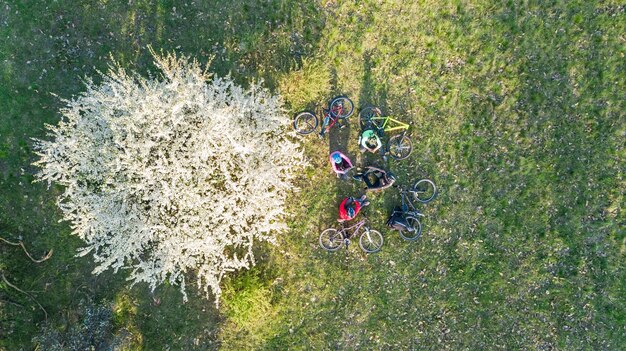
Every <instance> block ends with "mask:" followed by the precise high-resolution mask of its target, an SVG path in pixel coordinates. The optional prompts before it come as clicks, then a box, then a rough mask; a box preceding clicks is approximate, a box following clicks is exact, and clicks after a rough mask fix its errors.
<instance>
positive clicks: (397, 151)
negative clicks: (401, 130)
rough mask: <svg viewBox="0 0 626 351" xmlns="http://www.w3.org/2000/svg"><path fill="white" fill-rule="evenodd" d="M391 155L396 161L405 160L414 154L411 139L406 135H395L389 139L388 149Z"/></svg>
mask: <svg viewBox="0 0 626 351" xmlns="http://www.w3.org/2000/svg"><path fill="white" fill-rule="evenodd" d="M387 151H389V155H391V157H393V158H394V159H396V160H404V159H405V158H407V157H409V155H411V152H413V143H412V142H411V138H409V137H408V136H406V135H404V134H400V135H394V136H392V137H391V139H389V144H388V147H387Z"/></svg>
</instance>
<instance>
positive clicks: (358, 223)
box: [341, 220, 365, 239]
mask: <svg viewBox="0 0 626 351" xmlns="http://www.w3.org/2000/svg"><path fill="white" fill-rule="evenodd" d="M364 225H365V220H362V221H360V222H357V223H355V224H353V225H352V226H350V227H348V228H343V223H342V228H341V232H342V233H344V238H346V239H349V238H352V237H353V236H354V234H356V233H358V232H359V230H360V229H361V227H363V226H364ZM355 227H356V229H354V230H353V231H352V232H350V234H348V235H346V233H348V232H349V231H350V230H352V228H355Z"/></svg>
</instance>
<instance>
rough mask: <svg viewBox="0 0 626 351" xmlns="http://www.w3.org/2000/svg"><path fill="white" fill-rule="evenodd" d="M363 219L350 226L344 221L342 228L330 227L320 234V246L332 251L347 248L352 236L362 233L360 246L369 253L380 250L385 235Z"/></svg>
mask: <svg viewBox="0 0 626 351" xmlns="http://www.w3.org/2000/svg"><path fill="white" fill-rule="evenodd" d="M365 222H366V221H365V220H362V221H360V222H358V223H356V224H354V225H352V226H350V227H348V228H346V227H345V226H344V224H343V223H341V224H340V228H339V229H338V230H337V229H334V228H328V229H326V230H324V231H323V232H322V233H321V234H320V246H321V247H322V248H323V249H324V250H326V251H330V252H334V251H337V250H339V249H340V248H341V247H342V246H345V247H346V248H347V247H348V245H350V238H352V237H353V236H355V235H357V234H358V233H361V235H360V237H359V246H360V247H361V249H362V250H363V251H365V252H367V253H374V252H378V251H380V248H381V247H382V246H383V236H382V234H380V232H379V231H377V230H374V229H370V228H369V227H368V226H366V225H365Z"/></svg>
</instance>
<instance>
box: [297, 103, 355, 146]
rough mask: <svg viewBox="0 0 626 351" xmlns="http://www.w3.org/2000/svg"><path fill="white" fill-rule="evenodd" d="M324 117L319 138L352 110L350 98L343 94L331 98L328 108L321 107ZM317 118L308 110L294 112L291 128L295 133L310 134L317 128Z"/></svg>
mask: <svg viewBox="0 0 626 351" xmlns="http://www.w3.org/2000/svg"><path fill="white" fill-rule="evenodd" d="M322 111H323V114H324V119H323V121H322V130H321V131H320V134H319V136H320V138H323V137H324V134H326V133H327V132H328V131H329V130H330V128H332V126H334V125H335V124H336V123H337V122H338V121H339V120H345V119H346V118H348V117H350V116H351V115H352V112H354V104H353V103H352V100H350V99H349V98H347V97H345V96H338V97H335V98H333V99H332V100H331V102H330V104H329V105H328V109H323V110H322ZM318 124H319V120H318V118H317V116H316V115H315V114H314V113H313V112H310V111H302V112H299V113H298V114H296V117H295V118H294V120H293V128H294V129H295V131H296V133H298V134H302V135H306V134H311V133H312V132H314V131H315V129H317V125H318Z"/></svg>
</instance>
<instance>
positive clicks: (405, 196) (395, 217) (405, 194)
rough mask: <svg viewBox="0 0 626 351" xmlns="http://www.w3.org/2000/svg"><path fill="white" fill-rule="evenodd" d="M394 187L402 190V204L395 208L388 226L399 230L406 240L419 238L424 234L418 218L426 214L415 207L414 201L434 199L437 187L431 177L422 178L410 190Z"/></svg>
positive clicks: (426, 201) (423, 201) (424, 201)
mask: <svg viewBox="0 0 626 351" xmlns="http://www.w3.org/2000/svg"><path fill="white" fill-rule="evenodd" d="M394 187H396V188H398V189H399V190H400V197H401V199H402V206H401V207H399V208H398V207H396V208H395V209H394V210H393V212H392V213H391V216H389V219H388V220H387V226H388V227H390V228H393V229H395V230H397V231H398V232H399V233H400V236H401V237H402V239H404V240H409V241H414V240H417V239H419V237H420V236H421V235H422V223H421V222H420V221H419V219H418V218H419V217H424V215H423V214H422V213H420V212H419V211H418V210H417V209H416V208H415V205H414V204H413V201H418V202H421V203H424V204H425V203H428V202H430V201H432V200H433V199H434V198H435V196H436V195H437V187H436V186H435V183H433V181H432V180H430V179H420V180H418V181H417V182H416V183H415V184H414V185H413V187H412V188H411V189H408V190H405V189H403V188H402V187H400V186H395V185H394Z"/></svg>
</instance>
